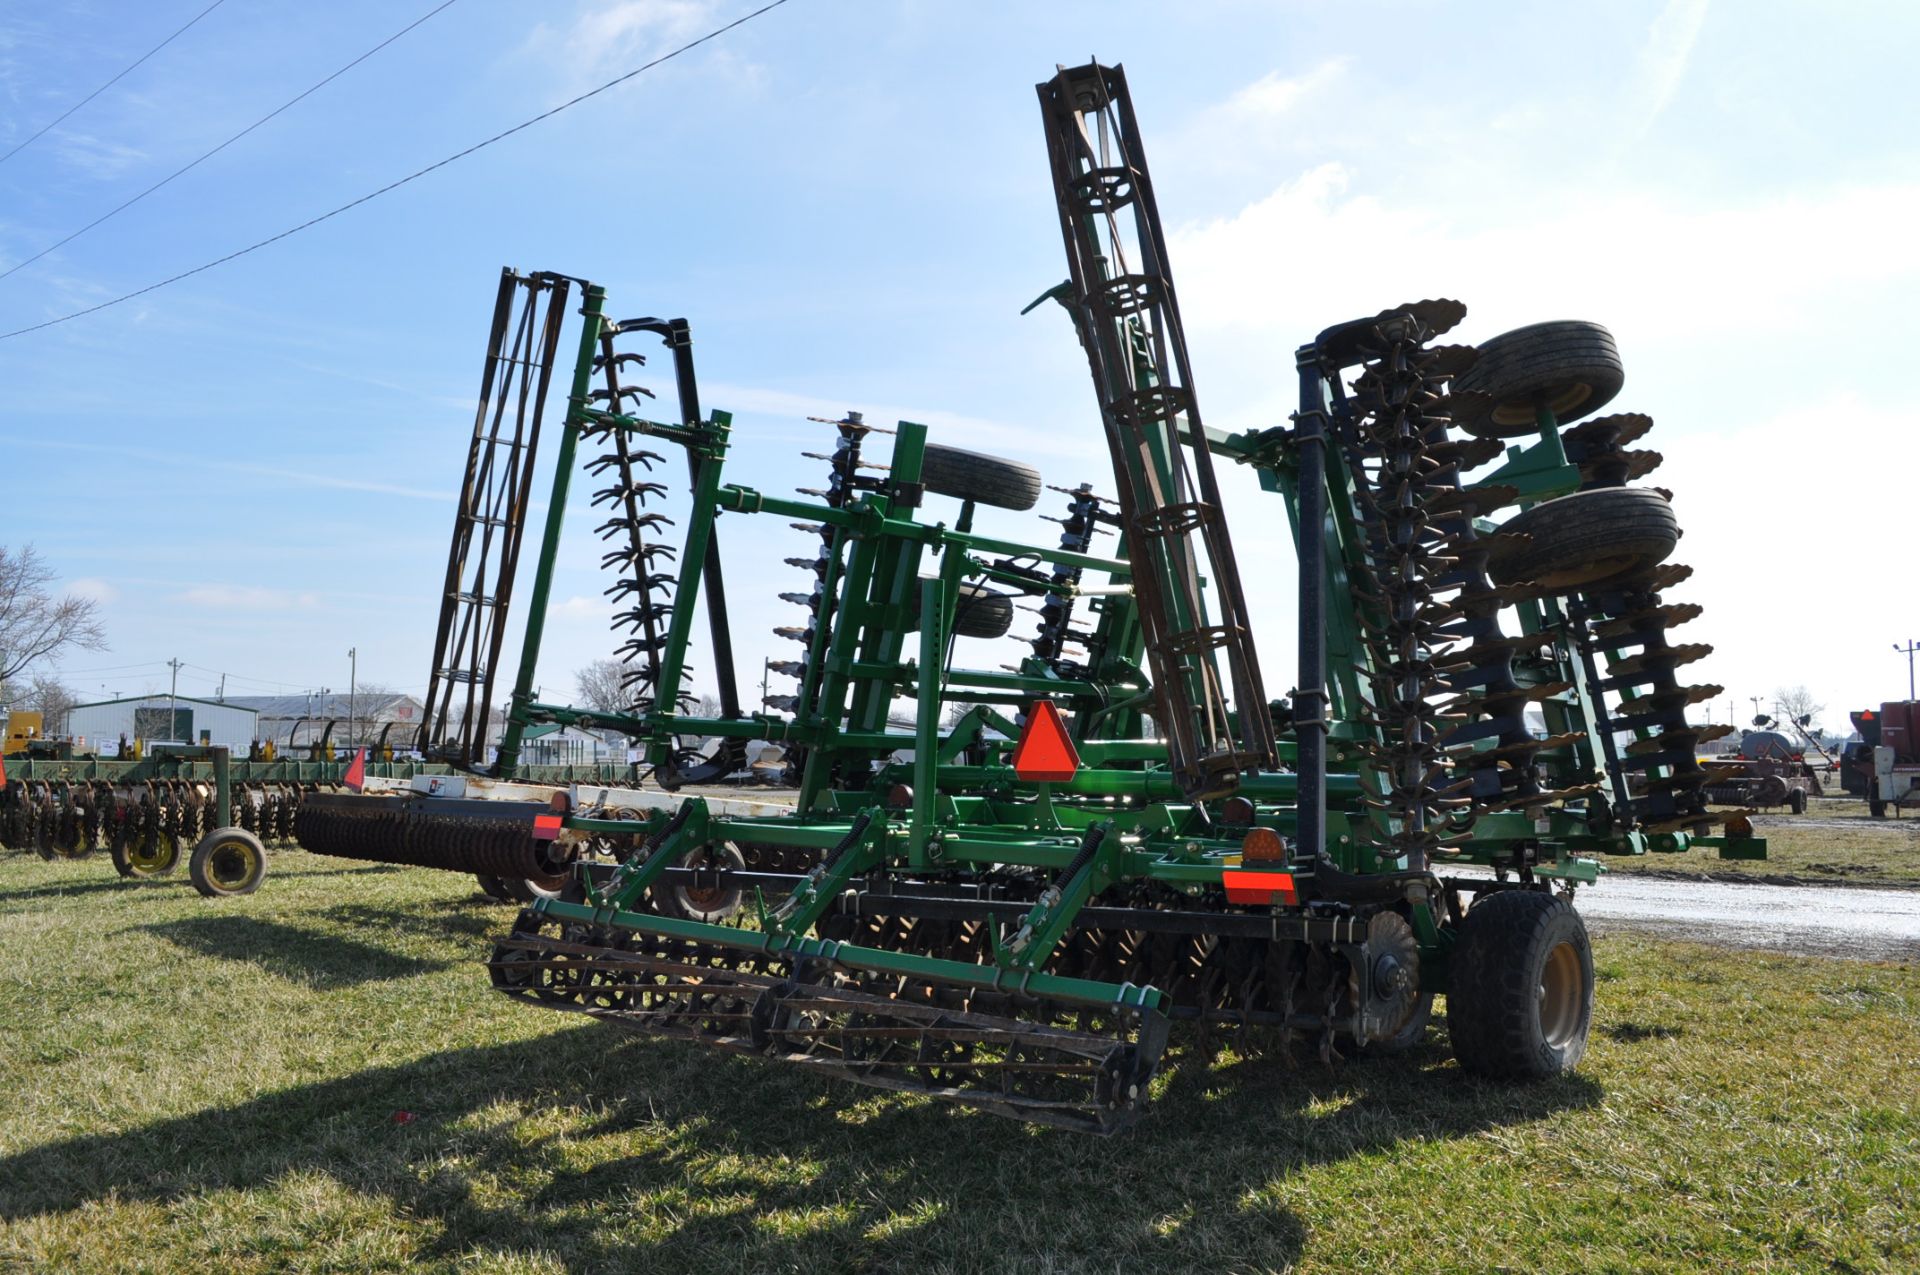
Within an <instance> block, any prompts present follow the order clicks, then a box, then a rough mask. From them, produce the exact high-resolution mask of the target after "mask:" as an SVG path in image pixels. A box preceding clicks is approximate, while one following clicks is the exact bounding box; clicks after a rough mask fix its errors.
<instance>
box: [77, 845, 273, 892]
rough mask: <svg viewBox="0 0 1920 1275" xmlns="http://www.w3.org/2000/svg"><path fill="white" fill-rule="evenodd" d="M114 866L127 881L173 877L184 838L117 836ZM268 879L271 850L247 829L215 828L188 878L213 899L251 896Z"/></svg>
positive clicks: (191, 860)
mask: <svg viewBox="0 0 1920 1275" xmlns="http://www.w3.org/2000/svg"><path fill="white" fill-rule="evenodd" d="M111 853H112V856H113V866H114V867H115V868H116V869H117V870H118V871H119V873H120V875H121V876H123V877H131V878H137V879H149V878H159V877H164V876H169V875H171V874H172V872H173V870H174V869H175V868H177V867H179V866H180V838H179V836H178V835H177V834H174V833H166V832H160V833H148V834H145V835H141V834H136V835H132V836H126V837H117V838H115V839H114V842H113V846H112V851H111ZM266 875H267V848H266V846H265V845H263V844H261V841H260V838H258V837H256V836H254V835H253V834H252V833H251V832H248V831H247V830H246V829H244V828H215V829H214V830H213V831H212V832H209V833H208V834H207V835H206V836H204V837H202V838H200V841H199V843H198V844H197V845H195V846H194V848H193V853H192V854H191V855H189V856H188V857H187V879H188V880H189V881H191V882H192V883H193V888H194V889H196V890H198V891H199V892H200V893H201V894H202V895H203V896H205V897H206V898H209V899H221V898H226V897H228V896H230V895H236V894H252V893H253V892H254V891H255V890H258V889H259V888H260V883H261V882H262V881H263V880H265V879H266Z"/></svg>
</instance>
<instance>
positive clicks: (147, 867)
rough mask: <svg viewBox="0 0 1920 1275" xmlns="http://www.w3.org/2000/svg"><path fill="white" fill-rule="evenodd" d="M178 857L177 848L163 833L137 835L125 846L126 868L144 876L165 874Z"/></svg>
mask: <svg viewBox="0 0 1920 1275" xmlns="http://www.w3.org/2000/svg"><path fill="white" fill-rule="evenodd" d="M178 856H179V847H177V846H176V845H174V843H173V838H171V837H169V836H167V835H166V834H164V833H152V832H142V833H137V834H135V836H134V837H133V838H132V840H131V841H129V842H128V844H127V866H128V867H130V868H132V869H133V870H134V872H135V873H137V874H139V875H142V876H146V875H149V874H152V873H157V872H165V871H166V870H167V869H169V868H171V867H172V866H173V864H174V860H175V859H176V858H177V857H178Z"/></svg>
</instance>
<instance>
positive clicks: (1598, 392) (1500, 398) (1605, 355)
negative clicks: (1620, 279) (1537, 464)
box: [1453, 319, 1626, 438]
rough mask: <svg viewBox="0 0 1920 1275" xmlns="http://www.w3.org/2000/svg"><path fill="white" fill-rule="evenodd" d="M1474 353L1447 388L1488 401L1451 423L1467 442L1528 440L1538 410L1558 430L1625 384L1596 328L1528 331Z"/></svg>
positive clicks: (1605, 336) (1571, 323)
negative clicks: (1475, 357) (1549, 414)
mask: <svg viewBox="0 0 1920 1275" xmlns="http://www.w3.org/2000/svg"><path fill="white" fill-rule="evenodd" d="M1479 349H1480V357H1479V359H1478V360H1477V361H1475V363H1474V365H1473V366H1472V367H1470V368H1468V369H1467V370H1466V371H1465V372H1462V373H1461V374H1460V375H1459V376H1457V377H1455V378H1454V381H1453V387H1454V389H1456V390H1471V391H1473V392H1474V393H1475V394H1477V395H1485V396H1486V397H1487V400H1488V401H1487V402H1486V403H1485V405H1484V406H1482V407H1480V408H1479V409H1478V410H1470V409H1463V410H1461V411H1460V412H1458V413H1456V415H1455V416H1454V424H1456V425H1458V426H1459V427H1460V428H1461V429H1463V430H1465V431H1467V432H1468V433H1469V434H1478V435H1480V436H1482V437H1487V438H1516V437H1518V436H1520V435H1522V434H1531V433H1533V432H1534V431H1536V430H1537V429H1539V428H1540V426H1539V421H1538V417H1537V413H1538V411H1539V409H1540V408H1541V407H1545V408H1547V409H1548V410H1549V411H1551V412H1552V413H1553V416H1554V419H1555V420H1556V421H1558V422H1559V423H1560V424H1562V425H1565V424H1566V423H1567V422H1569V421H1577V420H1579V419H1580V418H1581V417H1582V416H1586V415H1588V414H1589V413H1592V412H1596V411H1599V410H1600V409H1601V408H1602V407H1605V406H1606V405H1607V404H1608V403H1610V402H1612V401H1613V396H1614V395H1616V394H1618V393H1619V392H1620V387H1621V386H1622V385H1624V384H1626V373H1625V372H1624V370H1622V368H1621V366H1620V350H1619V348H1618V347H1617V346H1615V345H1614V343H1613V333H1611V332H1609V331H1607V330H1606V329H1605V328H1603V327H1601V326H1600V325H1599V324H1598V323H1586V322H1582V321H1581V320H1578V319H1562V320H1559V321H1556V322H1553V323H1535V324H1533V325H1532V326H1530V327H1524V328H1515V329H1514V330H1513V331H1511V332H1503V333H1501V334H1500V335H1499V336H1496V337H1493V338H1492V339H1490V340H1486V341H1482V342H1481V343H1480V346H1479Z"/></svg>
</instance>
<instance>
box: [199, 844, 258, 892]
mask: <svg viewBox="0 0 1920 1275" xmlns="http://www.w3.org/2000/svg"><path fill="white" fill-rule="evenodd" d="M259 864H260V856H259V855H257V854H255V853H254V852H253V847H252V846H250V845H248V844H247V843H246V842H244V841H228V842H224V843H222V844H221V845H217V846H215V847H214V848H213V853H212V854H210V855H208V856H207V879H208V880H209V881H212V882H213V883H214V884H215V885H216V886H219V887H220V888H221V889H222V890H237V889H239V888H240V887H241V886H243V885H245V884H246V883H247V882H248V881H250V880H252V879H253V874H254V872H255V870H256V869H257V868H258V867H259Z"/></svg>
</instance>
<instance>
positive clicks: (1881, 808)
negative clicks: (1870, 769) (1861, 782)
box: [1867, 779, 1887, 819]
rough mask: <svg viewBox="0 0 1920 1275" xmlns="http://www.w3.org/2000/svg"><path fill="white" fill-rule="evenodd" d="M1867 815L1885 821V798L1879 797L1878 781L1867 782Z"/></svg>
mask: <svg viewBox="0 0 1920 1275" xmlns="http://www.w3.org/2000/svg"><path fill="white" fill-rule="evenodd" d="M1867 813H1868V814H1869V815H1872V816H1873V817H1874V818H1875V819H1885V818H1886V817H1887V802H1886V798H1884V797H1882V796H1881V795H1880V781H1879V780H1878V779H1872V780H1869V781H1868V782H1867Z"/></svg>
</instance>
